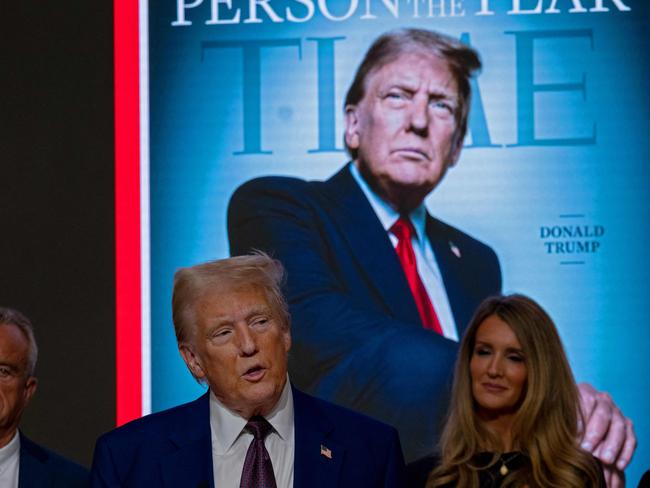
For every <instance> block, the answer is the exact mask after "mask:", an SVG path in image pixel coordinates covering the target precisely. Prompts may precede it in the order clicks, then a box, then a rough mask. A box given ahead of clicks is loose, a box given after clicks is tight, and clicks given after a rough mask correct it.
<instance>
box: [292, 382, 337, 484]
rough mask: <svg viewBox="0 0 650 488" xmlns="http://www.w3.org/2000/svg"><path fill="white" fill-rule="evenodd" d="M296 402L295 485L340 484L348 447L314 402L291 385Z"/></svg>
mask: <svg viewBox="0 0 650 488" xmlns="http://www.w3.org/2000/svg"><path fill="white" fill-rule="evenodd" d="M291 390H292V393H293V402H294V425H295V434H294V436H295V458H294V467H293V478H294V480H293V484H294V486H309V487H313V488H319V487H322V488H329V487H332V486H339V476H340V472H341V467H342V465H343V461H344V459H345V456H346V452H345V448H344V447H343V446H341V445H340V444H338V443H336V442H334V441H333V440H332V439H331V436H330V434H331V433H332V432H333V431H334V425H333V424H332V423H331V422H330V420H329V418H328V417H326V416H325V415H324V414H323V413H322V412H321V410H320V408H318V405H316V404H315V402H314V401H313V400H312V399H311V398H310V397H308V396H307V395H305V394H304V393H301V392H300V391H298V390H296V389H295V388H293V387H292V388H291Z"/></svg>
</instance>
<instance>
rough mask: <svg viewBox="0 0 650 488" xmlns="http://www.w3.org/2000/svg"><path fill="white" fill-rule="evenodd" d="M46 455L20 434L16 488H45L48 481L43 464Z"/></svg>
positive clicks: (47, 485)
mask: <svg viewBox="0 0 650 488" xmlns="http://www.w3.org/2000/svg"><path fill="white" fill-rule="evenodd" d="M46 460H47V453H46V452H45V451H43V450H42V449H41V448H39V447H38V446H37V445H36V444H34V443H33V442H31V441H30V440H29V439H27V438H26V437H25V436H24V435H22V433H21V434H20V468H19V473H18V488H36V487H39V488H41V487H42V488H47V487H49V486H50V480H49V479H48V474H47V472H46V470H45V467H44V463H45V461H46Z"/></svg>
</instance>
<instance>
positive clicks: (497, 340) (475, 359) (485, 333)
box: [470, 315, 528, 418]
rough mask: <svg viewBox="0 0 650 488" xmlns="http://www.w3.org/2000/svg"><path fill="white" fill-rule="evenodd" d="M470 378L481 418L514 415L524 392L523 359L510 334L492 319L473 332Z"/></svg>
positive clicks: (518, 345) (498, 321) (501, 324)
mask: <svg viewBox="0 0 650 488" xmlns="http://www.w3.org/2000/svg"><path fill="white" fill-rule="evenodd" d="M470 375H471V378H472V394H473V395H474V400H475V401H476V404H477V405H478V408H479V413H482V414H484V417H486V418H494V417H495V416H497V415H511V414H513V413H515V412H516V411H517V409H518V408H519V406H520V404H521V401H522V400H523V398H524V395H525V391H526V380H527V378H528V369H527V367H526V358H525V357H524V353H523V351H522V348H521V344H520V343H519V340H518V339H517V336H516V335H515V333H514V332H513V330H512V329H511V328H510V326H509V325H508V324H507V323H505V322H504V321H503V320H501V319H500V318H499V317H497V316H496V315H491V316H490V317H488V318H487V319H485V320H484V321H483V322H482V323H481V325H479V327H478V329H477V331H476V339H475V345H474V350H473V351H472V358H471V360H470Z"/></svg>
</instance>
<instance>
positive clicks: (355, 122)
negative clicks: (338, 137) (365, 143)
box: [345, 105, 359, 149]
mask: <svg viewBox="0 0 650 488" xmlns="http://www.w3.org/2000/svg"><path fill="white" fill-rule="evenodd" d="M345 143H346V144H347V145H348V147H349V148H350V149H358V148H359V114H358V113H357V106H356V105H347V106H346V107H345Z"/></svg>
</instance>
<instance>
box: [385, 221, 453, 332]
mask: <svg viewBox="0 0 650 488" xmlns="http://www.w3.org/2000/svg"><path fill="white" fill-rule="evenodd" d="M390 231H391V232H392V233H393V234H394V235H395V237H397V247H396V248H395V252H397V257H398V258H399V261H400V263H401V264H402V269H403V270H404V274H405V275H406V281H408V284H409V288H410V289H411V293H412V294H413V298H414V299H415V305H416V306H417V307H418V312H419V313H420V318H421V319H422V325H423V326H424V328H425V329H431V330H433V331H435V332H437V333H438V334H440V335H442V327H440V322H439V321H438V316H437V315H436V311H435V310H434V309H433V304H432V303H431V299H430V298H429V294H428V293H427V289H426V288H425V287H424V283H422V280H421V279H420V275H419V274H418V267H417V262H416V260H415V252H414V251H413V244H412V243H411V237H412V236H413V234H414V233H415V229H414V228H413V224H412V223H411V220H410V219H409V218H408V217H404V216H401V217H400V218H399V219H397V222H395V223H394V224H393V226H392V227H391V228H390Z"/></svg>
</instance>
